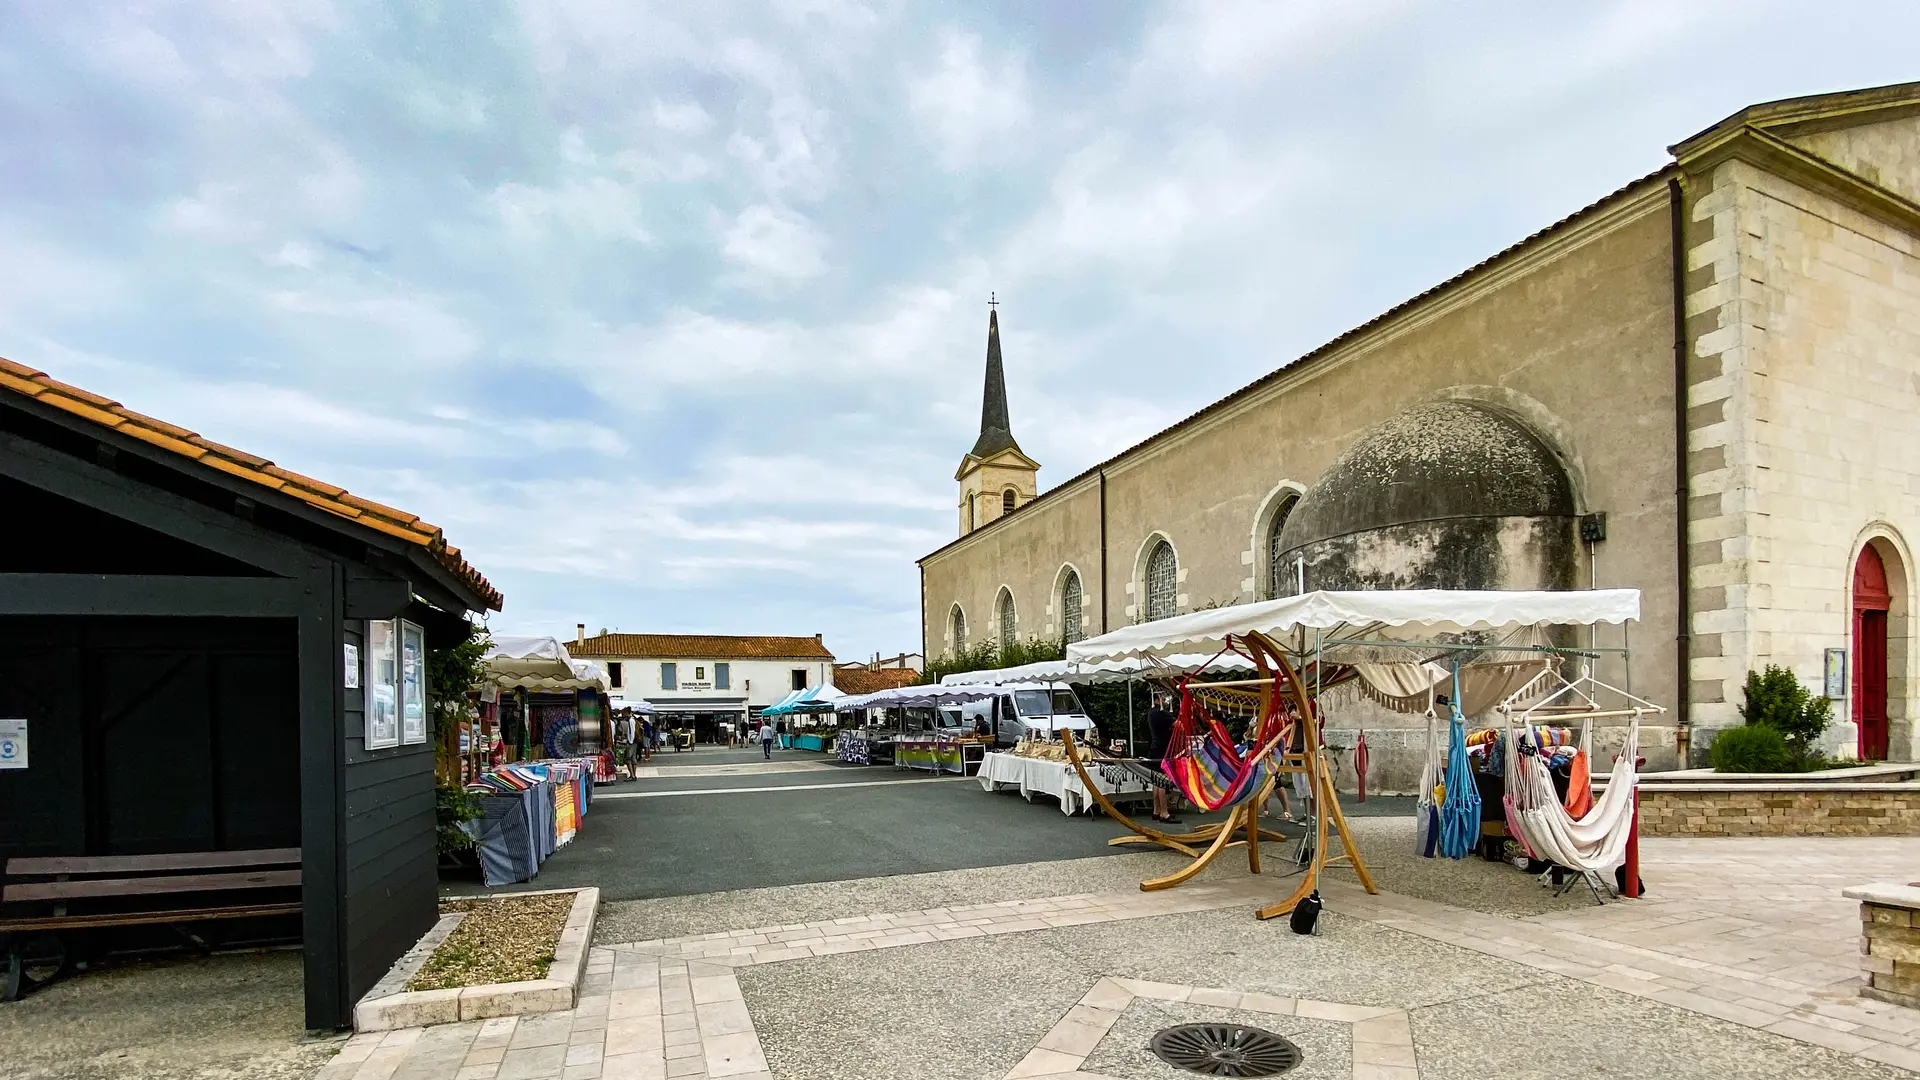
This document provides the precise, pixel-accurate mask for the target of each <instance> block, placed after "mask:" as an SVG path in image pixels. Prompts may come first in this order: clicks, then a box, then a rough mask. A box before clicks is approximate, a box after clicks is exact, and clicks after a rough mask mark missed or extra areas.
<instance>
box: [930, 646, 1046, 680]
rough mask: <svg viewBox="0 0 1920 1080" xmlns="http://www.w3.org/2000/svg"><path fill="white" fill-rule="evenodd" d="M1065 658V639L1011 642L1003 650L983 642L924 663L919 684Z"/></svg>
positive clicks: (1000, 647)
mask: <svg viewBox="0 0 1920 1080" xmlns="http://www.w3.org/2000/svg"><path fill="white" fill-rule="evenodd" d="M1066 658H1067V642H1066V639H1065V638H1028V639H1026V640H1025V641H1019V640H1016V641H1013V642H1011V643H1010V644H1008V645H1006V646H1005V647H1002V646H1001V645H1000V643H999V642H997V641H991V640H989V641H982V642H980V643H978V644H976V645H974V646H972V647H971V648H966V649H961V650H960V651H959V652H957V653H948V654H947V655H945V656H941V657H937V658H935V659H933V660H929V661H927V667H926V670H925V671H923V672H921V674H920V681H921V682H923V683H937V682H939V681H940V678H941V676H943V675H957V674H959V673H961V672H963V671H991V670H997V669H999V668H1010V667H1021V666H1023V665H1026V664H1037V663H1040V662H1041V661H1043V660H1065V659H1066Z"/></svg>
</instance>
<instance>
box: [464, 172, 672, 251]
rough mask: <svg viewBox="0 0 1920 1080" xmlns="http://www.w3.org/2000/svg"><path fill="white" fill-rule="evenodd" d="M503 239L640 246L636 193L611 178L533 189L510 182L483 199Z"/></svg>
mask: <svg viewBox="0 0 1920 1080" xmlns="http://www.w3.org/2000/svg"><path fill="white" fill-rule="evenodd" d="M487 202H488V204H489V205H490V206H491V208H492V210H493V212H494V214H496V215H497V216H498V218H499V220H500V224H501V225H502V226H503V227H504V228H505V229H506V231H507V235H509V236H511V237H513V238H514V239H516V240H518V241H521V242H541V241H545V240H548V239H550V238H553V237H555V236H570V237H584V238H588V239H597V240H609V241H623V242H631V243H639V244H645V243H647V242H648V241H650V240H651V239H652V237H651V234H649V233H648V231H647V228H646V226H645V225H644V224H643V218H644V214H643V211H642V208H641V205H640V198H639V194H638V193H637V192H636V191H635V190H634V189H632V188H630V187H628V186H627V185H625V184H623V183H621V182H620V181H619V180H616V179H614V178H613V177H610V176H586V177H580V178H576V179H569V180H564V181H562V182H560V183H559V184H558V185H556V186H554V187H536V186H534V185H531V184H522V183H519V182H511V183H506V184H502V185H500V186H499V187H497V188H495V189H493V191H492V192H490V193H489V194H488V195H487Z"/></svg>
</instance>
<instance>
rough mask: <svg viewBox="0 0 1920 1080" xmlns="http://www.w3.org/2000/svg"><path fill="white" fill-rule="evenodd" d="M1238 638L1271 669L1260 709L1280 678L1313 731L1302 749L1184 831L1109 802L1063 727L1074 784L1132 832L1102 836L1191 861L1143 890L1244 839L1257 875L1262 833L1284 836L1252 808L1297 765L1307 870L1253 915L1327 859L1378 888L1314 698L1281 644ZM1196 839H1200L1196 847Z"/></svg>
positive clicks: (1306, 882)
mask: <svg viewBox="0 0 1920 1080" xmlns="http://www.w3.org/2000/svg"><path fill="white" fill-rule="evenodd" d="M1242 640H1243V641H1244V642H1245V643H1246V644H1247V645H1248V646H1250V652H1251V654H1252V655H1251V659H1252V660H1253V662H1254V664H1255V665H1256V666H1257V667H1258V668H1259V669H1260V672H1261V673H1262V674H1263V675H1265V674H1266V673H1267V672H1269V671H1271V672H1272V676H1271V677H1270V678H1268V679H1266V680H1264V681H1263V682H1262V683H1261V687H1260V712H1261V714H1262V715H1266V714H1267V712H1268V711H1269V710H1270V709H1271V708H1272V707H1273V704H1274V703H1273V692H1274V689H1275V683H1277V682H1281V681H1283V680H1284V682H1285V684H1286V687H1287V691H1288V693H1289V694H1290V695H1291V696H1292V698H1293V704H1294V716H1295V718H1296V719H1295V720H1294V723H1295V724H1307V725H1309V727H1308V731H1309V732H1311V734H1312V737H1310V738H1306V739H1302V740H1301V750H1300V751H1299V752H1298V753H1289V752H1284V751H1283V752H1282V753H1280V754H1278V755H1276V756H1275V762H1276V767H1275V769H1274V773H1275V774H1276V775H1275V776H1269V777H1268V778H1267V779H1266V781H1265V782H1264V783H1263V784H1262V785H1261V787H1260V790H1259V791H1258V792H1256V793H1255V794H1254V797H1253V798H1252V799H1249V800H1246V801H1243V802H1241V803H1240V804H1239V805H1237V806H1235V807H1234V808H1233V809H1231V810H1229V811H1228V812H1227V819H1226V820H1225V821H1223V822H1220V823H1218V824H1211V825H1202V826H1199V827H1198V828H1195V829H1193V830H1192V831H1190V832H1184V833H1169V832H1165V831H1162V830H1160V829H1154V828H1149V827H1148V826H1145V825H1141V824H1140V823H1139V822H1136V821H1134V820H1133V819H1132V818H1130V817H1128V816H1127V815H1126V814H1125V813H1123V812H1122V811H1121V810H1120V809H1119V808H1118V807H1116V806H1115V805H1114V804H1113V802H1112V801H1111V800H1109V799H1108V798H1107V797H1106V794H1105V793H1104V792H1102V791H1101V790H1100V788H1099V786H1098V785H1097V784H1095V783H1094V782H1093V778H1092V777H1091V776H1089V775H1088V774H1087V769H1086V765H1085V764H1084V763H1083V762H1082V761H1081V759H1080V754H1079V752H1078V751H1077V750H1076V749H1075V747H1074V743H1073V733H1072V732H1070V731H1066V730H1062V731H1061V732H1060V738H1061V743H1062V748H1063V749H1064V750H1065V751H1066V757H1067V761H1068V763H1070V764H1071V765H1072V766H1073V771H1074V772H1075V773H1076V774H1077V775H1078V776H1079V777H1080V783H1081V785H1082V786H1083V787H1085V788H1086V791H1087V795H1088V796H1089V797H1090V798H1092V799H1093V801H1094V802H1095V803H1097V804H1099V806H1100V809H1101V810H1103V811H1105V812H1106V814H1107V816H1108V817H1111V818H1112V819H1114V820H1115V821H1117V822H1119V823H1120V824H1121V825H1122V826H1123V827H1125V828H1126V829H1127V830H1128V831H1130V832H1132V833H1133V834H1134V835H1132V836H1116V837H1114V838H1113V839H1111V840H1109V841H1107V843H1108V844H1109V845H1111V846H1115V847H1118V846H1123V845H1129V844H1154V845H1157V846H1160V847H1164V848H1167V849H1168V850H1171V851H1178V852H1180V853H1181V854H1182V855H1185V856H1187V857H1188V858H1189V859H1191V860H1193V861H1192V862H1191V863H1189V864H1188V865H1187V866H1184V867H1181V868H1180V869H1179V870H1177V871H1175V872H1174V873H1171V874H1168V875H1165V876H1164V877H1157V878H1149V879H1147V880H1146V881H1142V882H1141V883H1140V888H1141V890H1142V891H1146V892H1151V891H1153V890H1157V889H1170V888H1172V887H1173V886H1175V885H1178V884H1180V883H1182V882H1184V881H1187V880H1188V879H1190V878H1192V877H1193V876H1194V875H1196V874H1198V873H1200V871H1202V870H1204V869H1206V868H1207V866H1208V865H1209V864H1211V863H1212V862H1213V860H1214V859H1215V858H1217V857H1218V856H1219V854H1220V853H1221V852H1222V851H1225V850H1226V849H1227V848H1229V847H1234V846H1236V845H1239V844H1245V845H1246V847H1247V869H1248V870H1249V871H1250V872H1251V873H1255V874H1257V873H1259V872H1260V841H1261V839H1262V838H1265V839H1268V840H1276V841H1284V840H1287V839H1290V837H1288V836H1287V835H1286V834H1285V833H1281V832H1277V831H1275V830H1272V829H1263V828H1260V826H1259V808H1260V807H1261V806H1264V805H1265V804H1266V801H1267V799H1268V798H1269V797H1270V796H1271V795H1272V793H1273V787H1274V783H1275V782H1276V777H1277V775H1278V774H1280V773H1301V772H1304V773H1306V774H1307V775H1308V776H1309V777H1311V780H1310V781H1309V785H1310V787H1311V789H1312V791H1311V796H1310V797H1311V800H1312V805H1313V811H1314V822H1315V835H1314V844H1313V857H1312V859H1311V860H1310V861H1309V863H1308V866H1307V871H1306V874H1305V875H1304V876H1303V877H1302V879H1301V881H1300V884H1299V886H1298V887H1297V888H1295V889H1294V892H1293V895H1291V896H1289V897H1288V898H1287V899H1285V900H1283V901H1281V902H1280V903H1278V904H1271V905H1268V906H1267V907H1263V908H1260V909H1258V910H1257V911H1255V912H1254V915H1255V916H1256V917H1258V918H1262V919H1271V918H1274V917H1275V916H1279V915H1285V914H1287V913H1288V912H1290V911H1292V910H1293V908H1294V905H1296V904H1298V903H1299V902H1300V901H1301V900H1303V899H1305V898H1306V897H1307V896H1309V895H1311V894H1312V893H1313V892H1314V891H1315V890H1316V889H1318V888H1319V884H1320V872H1321V870H1322V869H1324V868H1325V867H1326V866H1328V865H1333V864H1337V863H1339V862H1341V861H1344V862H1345V863H1346V864H1347V865H1349V866H1351V867H1353V870H1354V873H1355V874H1356V875H1357V876H1358V877H1359V879H1360V884H1361V885H1362V886H1363V887H1365V889H1366V890H1367V891H1368V892H1369V893H1377V892H1379V891H1380V890H1379V888H1378V887H1377V886H1376V885H1375V884H1374V881H1373V875H1372V874H1370V873H1368V872H1367V867H1366V863H1365V862H1364V861H1362V860H1361V858H1360V851H1359V848H1358V847H1357V846H1356V845H1355V844H1354V842H1353V834H1352V832H1351V830H1349V829H1348V827H1347V819H1346V815H1345V814H1343V813H1342V812H1341V810H1340V800H1339V797H1338V796H1337V795H1336V794H1335V793H1334V789H1333V775H1332V773H1331V772H1329V771H1328V768H1327V761H1326V757H1325V756H1324V755H1323V754H1322V753H1321V752H1320V739H1319V723H1318V718H1319V714H1318V710H1317V709H1316V708H1315V706H1316V704H1317V702H1316V701H1315V700H1314V699H1313V698H1311V697H1309V696H1308V695H1307V692H1306V687H1305V686H1304V685H1302V684H1301V681H1300V673H1299V672H1298V671H1296V670H1295V669H1294V667H1293V665H1292V664H1290V663H1288V662H1287V659H1286V654H1285V651H1284V650H1283V649H1281V647H1280V646H1279V645H1278V644H1277V643H1276V642H1274V641H1273V640H1272V639H1271V638H1269V637H1267V636H1266V635H1264V634H1260V633H1253V634H1249V635H1247V636H1246V637H1245V638H1244V639H1242ZM1292 730H1293V725H1291V724H1290V725H1288V726H1287V727H1286V728H1285V729H1283V730H1282V731H1280V733H1278V734H1276V735H1275V736H1274V737H1273V738H1271V739H1269V740H1267V742H1266V743H1265V744H1263V745H1262V746H1261V747H1260V748H1259V750H1258V752H1257V754H1256V756H1255V758H1254V760H1258V759H1259V758H1260V757H1265V756H1268V755H1271V754H1273V752H1274V750H1275V749H1277V748H1278V747H1280V746H1281V745H1282V740H1284V739H1286V738H1287V737H1288V736H1289V735H1290V734H1291V733H1292ZM1329 824H1331V825H1332V827H1333V829H1334V830H1335V831H1336V832H1338V834H1339V837H1340V844H1341V847H1342V849H1343V852H1344V854H1343V855H1342V856H1337V857H1335V858H1334V859H1331V860H1330V859H1328V858H1327V855H1326V849H1327V832H1328V826H1329ZM1235 833H1244V836H1243V837H1242V838H1240V839H1235V838H1234V834H1235ZM1201 845H1205V846H1204V847H1202V846H1201Z"/></svg>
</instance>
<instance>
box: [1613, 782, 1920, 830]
mask: <svg viewBox="0 0 1920 1080" xmlns="http://www.w3.org/2000/svg"><path fill="white" fill-rule="evenodd" d="M1640 834H1641V835H1642V836H1920V784H1906V783H1902V784H1805V785H1782V786H1780V787H1761V788H1756V786H1754V785H1751V784H1668V785H1659V786H1655V785H1643V786H1642V787H1641V789H1640Z"/></svg>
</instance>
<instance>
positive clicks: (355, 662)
mask: <svg viewBox="0 0 1920 1080" xmlns="http://www.w3.org/2000/svg"><path fill="white" fill-rule="evenodd" d="M345 670H346V673H347V676H346V681H345V682H343V683H341V685H342V686H344V687H346V688H347V689H349V690H358V689H360V646H358V645H355V644H354V643H353V642H351V641H349V642H347V656H346V668H345Z"/></svg>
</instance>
